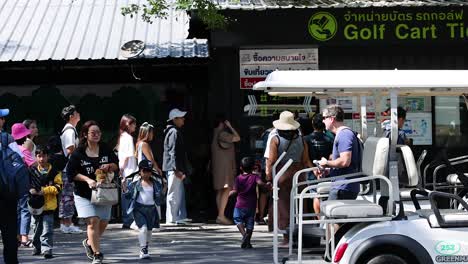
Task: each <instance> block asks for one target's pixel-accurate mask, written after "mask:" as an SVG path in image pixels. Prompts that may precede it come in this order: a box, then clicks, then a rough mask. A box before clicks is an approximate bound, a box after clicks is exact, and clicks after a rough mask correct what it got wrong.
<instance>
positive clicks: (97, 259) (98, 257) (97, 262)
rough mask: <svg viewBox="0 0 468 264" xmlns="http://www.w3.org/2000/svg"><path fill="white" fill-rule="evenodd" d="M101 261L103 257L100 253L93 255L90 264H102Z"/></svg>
mask: <svg viewBox="0 0 468 264" xmlns="http://www.w3.org/2000/svg"><path fill="white" fill-rule="evenodd" d="M103 259H104V255H102V253H98V254H94V255H93V262H92V264H102V260H103Z"/></svg>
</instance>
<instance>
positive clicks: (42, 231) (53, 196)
mask: <svg viewBox="0 0 468 264" xmlns="http://www.w3.org/2000/svg"><path fill="white" fill-rule="evenodd" d="M35 156H36V160H37V165H35V166H33V167H31V189H30V193H31V198H30V199H31V200H35V198H38V197H40V196H43V199H44V206H43V211H42V213H41V212H40V211H39V212H34V211H33V212H32V214H33V220H34V221H33V230H34V236H33V247H34V251H33V255H36V256H37V255H41V254H42V255H43V256H44V258H46V259H49V258H52V257H53V254H52V248H53V245H54V211H55V209H57V196H58V194H59V192H60V190H61V186H62V173H61V172H60V171H59V170H57V169H56V168H53V167H52V165H51V164H50V163H49V159H48V152H47V149H46V148H44V147H42V146H38V147H37V148H36V151H35Z"/></svg>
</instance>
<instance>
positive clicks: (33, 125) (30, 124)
mask: <svg viewBox="0 0 468 264" xmlns="http://www.w3.org/2000/svg"><path fill="white" fill-rule="evenodd" d="M23 125H24V126H25V127H26V128H27V129H29V130H30V131H31V134H29V136H28V137H27V138H26V142H24V146H25V147H26V148H27V149H28V150H29V151H31V153H33V154H34V153H36V143H34V138H35V137H37V136H38V135H39V129H38V128H37V122H36V120H33V119H26V120H24V121H23Z"/></svg>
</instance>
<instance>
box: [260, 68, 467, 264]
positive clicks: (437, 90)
mask: <svg viewBox="0 0 468 264" xmlns="http://www.w3.org/2000/svg"><path fill="white" fill-rule="evenodd" d="M254 90H262V91H264V92H268V93H269V94H270V95H279V96H315V97H319V98H320V97H322V98H323V97H328V96H358V97H359V99H360V103H361V124H362V131H361V136H362V138H363V140H364V151H363V161H365V162H363V163H362V172H360V173H354V174H348V175H342V176H338V177H330V178H322V179H318V180H314V181H306V182H298V178H299V175H300V173H303V172H307V171H311V170H316V169H320V168H317V167H314V168H308V169H305V170H301V171H299V172H297V173H296V175H294V178H293V188H292V191H291V214H290V229H289V232H290V234H293V230H294V229H295V225H296V224H297V229H298V244H297V247H298V249H297V254H293V247H292V239H290V244H289V254H288V256H287V257H286V258H284V259H283V262H284V263H314V262H311V261H310V260H307V259H306V258H305V256H303V254H302V253H303V249H302V239H303V230H304V228H305V227H306V226H307V225H314V226H313V227H314V228H317V225H319V226H323V227H325V229H326V230H325V232H323V233H324V235H325V237H326V249H325V258H326V259H327V258H328V259H329V260H330V261H332V262H333V263H342V264H343V263H344V264H355V263H359V264H360V263H367V264H378V263H386V264H405V263H406V264H410V263H411V264H412V263H419V264H429V263H443V262H449V263H468V212H467V211H468V204H467V203H466V202H465V201H464V200H463V199H462V198H461V197H459V196H458V195H455V194H452V193H445V192H439V191H429V190H425V189H423V188H422V184H421V183H420V181H421V170H420V169H419V168H418V167H417V165H416V162H415V159H414V156H413V153H412V151H411V149H410V148H409V147H408V146H397V144H396V142H397V134H398V133H397V132H398V127H397V116H396V112H397V96H442V95H443V96H461V95H463V94H464V93H466V92H468V71H463V70H402V71H400V70H395V71H392V70H360V71H346V70H341V71H339V70H336V71H275V72H273V73H271V74H269V75H268V77H267V79H266V80H265V81H263V82H259V83H257V84H256V85H255V86H254ZM382 95H388V96H389V97H390V103H391V119H390V122H391V138H390V141H389V140H388V139H387V138H380V137H375V136H368V133H367V123H366V121H367V119H366V97H367V96H374V98H376V97H377V98H378V97H379V96H382ZM397 149H399V151H400V152H401V155H402V156H403V159H404V161H405V166H406V170H407V174H408V182H409V183H410V184H409V186H408V188H406V189H404V190H403V189H400V185H399V175H398V155H399V154H398V153H397ZM283 156H284V155H282V156H280V158H279V159H278V160H280V159H281V158H282V157H283ZM291 163H292V161H291V160H289V161H288V162H287V163H286V164H285V165H284V166H283V167H282V168H281V169H280V171H278V172H277V173H276V166H277V165H278V164H279V161H277V162H276V164H275V166H274V168H273V173H274V181H273V186H274V188H273V203H274V204H273V205H274V206H273V207H274V220H275V221H274V223H273V226H274V238H273V239H274V241H273V242H274V247H273V249H274V263H279V260H278V259H279V258H278V236H277V235H278V227H277V221H276V219H277V218H278V215H277V214H278V210H277V200H278V180H279V178H280V177H281V176H282V175H283V173H284V172H285V171H286V169H287V168H288V167H289V166H290V165H291ZM419 165H421V164H419ZM387 171H388V176H387V175H385V174H387V173H386V172H387ZM460 177H464V175H463V174H461V175H460ZM338 178H345V180H343V181H340V184H342V183H351V182H360V183H369V184H370V186H372V187H371V188H369V190H370V194H369V190H368V192H367V193H366V192H365V190H363V192H362V194H363V195H360V197H359V198H358V199H356V200H339V201H323V202H321V213H320V215H315V214H304V212H303V205H304V203H305V202H307V201H310V200H308V199H312V198H322V197H326V196H327V194H326V193H327V188H328V189H329V188H330V186H331V185H332V184H333V183H332V182H333V181H334V180H336V179H338ZM377 182H378V183H379V185H380V190H377V188H375V186H376V185H377V184H376V183H377ZM462 182H466V181H465V180H464V179H463V181H462ZM299 187H301V188H299ZM462 188H465V189H468V185H463V187H462ZM403 197H408V198H409V199H410V200H411V204H412V207H413V208H412V209H413V210H410V211H408V210H407V207H408V206H407V205H405V204H403V202H402V198H403ZM440 199H449V200H450V201H457V203H458V204H459V205H460V206H461V209H441V208H440V207H439V203H438V201H440ZM422 200H426V201H427V204H428V205H429V207H427V208H421V201H422ZM311 217H312V218H311ZM316 217H318V219H317V218H316ZM334 224H339V225H340V228H339V229H338V230H335V227H334ZM335 231H336V232H335ZM291 238H292V236H291ZM296 256H297V257H296ZM315 263H316V262H315Z"/></svg>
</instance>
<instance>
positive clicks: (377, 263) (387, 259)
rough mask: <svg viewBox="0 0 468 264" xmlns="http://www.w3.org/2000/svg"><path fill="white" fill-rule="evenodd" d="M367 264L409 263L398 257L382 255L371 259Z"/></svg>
mask: <svg viewBox="0 0 468 264" xmlns="http://www.w3.org/2000/svg"><path fill="white" fill-rule="evenodd" d="M366 264H408V262H406V261H405V260H404V259H402V258H401V257H400V256H397V255H393V254H382V255H378V256H374V257H371V258H370V259H369V260H368V261H367V262H366Z"/></svg>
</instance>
